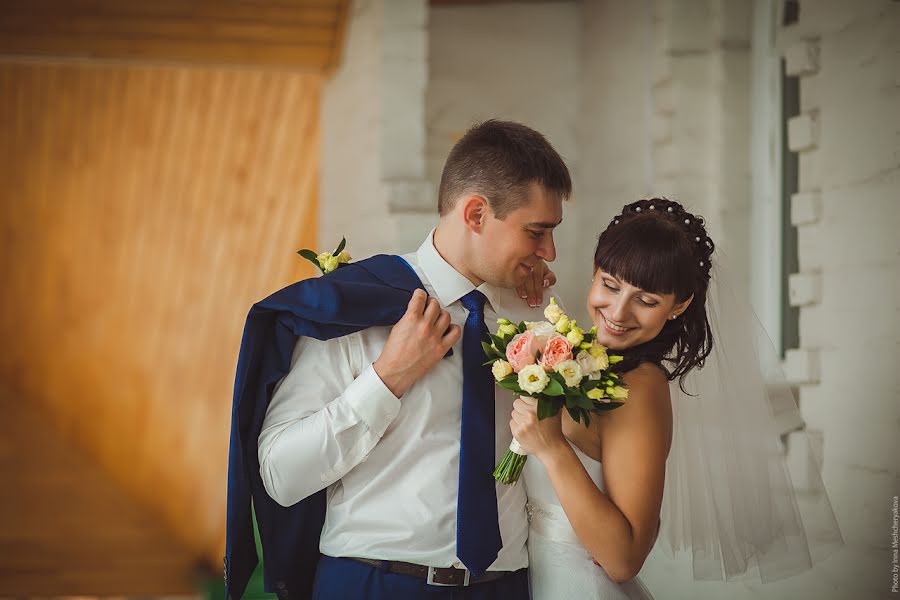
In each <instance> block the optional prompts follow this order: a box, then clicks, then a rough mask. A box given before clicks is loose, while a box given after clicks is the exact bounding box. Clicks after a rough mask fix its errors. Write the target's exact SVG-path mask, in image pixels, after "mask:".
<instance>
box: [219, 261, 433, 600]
mask: <svg viewBox="0 0 900 600" xmlns="http://www.w3.org/2000/svg"><path fill="white" fill-rule="evenodd" d="M416 288H422V289H424V286H423V285H422V282H421V281H420V280H419V278H418V276H417V275H416V273H415V271H413V269H412V267H410V266H409V264H408V263H407V262H406V261H405V260H403V259H402V258H400V257H399V256H389V255H384V254H380V255H377V256H373V257H372V258H369V259H366V260H362V261H359V262H355V263H351V264H348V265H343V266H342V267H341V268H340V269H338V270H336V271H333V272H332V273H329V274H328V275H324V276H322V277H319V278H314V279H306V280H304V281H300V282H297V283H295V284H293V285H290V286H288V287H286V288H284V289H282V290H279V291H277V292H275V293H274V294H272V295H271V296H269V297H268V298H266V299H264V300H261V301H260V302H257V303H256V304H254V305H253V307H252V308H251V309H250V313H249V314H248V315H247V322H246V324H245V326H244V335H243V339H242V341H241V350H240V355H239V357H238V365H237V375H236V376H235V381H234V398H233V403H232V412H231V444H230V448H229V453H228V513H227V518H228V522H227V530H226V542H225V597H226V598H232V599H235V600H237V599H239V598H241V596H243V594H244V591H245V590H246V587H247V582H248V580H249V579H250V576H251V575H252V574H253V570H254V569H255V568H256V565H257V561H258V557H257V555H256V544H255V540H254V536H253V523H252V516H251V510H254V511H255V512H256V520H257V525H258V527H259V535H260V541H261V543H262V550H263V557H264V560H263V571H264V576H265V589H266V591H268V592H275V593H276V594H277V595H278V597H279V598H309V597H310V595H311V592H312V583H313V578H314V577H315V572H316V565H317V563H318V560H319V537H320V535H321V532H322V525H323V523H324V519H325V490H321V491H319V492H317V493H316V494H314V495H312V496H310V497H308V498H306V499H304V500H301V501H300V502H298V503H297V504H295V505H293V506H290V507H287V508H285V507H283V506H281V505H279V504H278V503H277V502H275V501H274V500H273V499H272V498H271V497H269V495H268V494H267V493H266V490H265V488H264V487H263V483H262V479H261V478H260V475H259V458H258V453H257V441H258V438H259V434H260V431H261V430H262V423H263V418H264V417H265V415H266V409H267V408H268V406H269V401H270V400H271V398H272V392H273V390H274V388H275V385H276V384H277V383H278V381H280V380H281V378H282V377H284V376H285V375H287V373H288V371H289V370H290V368H291V357H292V355H293V351H294V346H295V345H296V342H297V337H298V336H311V337H314V338H316V339H319V340H327V339H331V338H336V337H341V336H344V335H349V334H351V333H353V332H356V331H360V330H362V329H366V328H368V327H372V326H376V325H393V324H394V323H396V322H397V321H399V320H400V318H401V317H402V316H403V314H404V312H405V311H406V307H407V305H408V304H409V300H410V298H411V297H412V293H413V291H414V290H415V289H416ZM251 499H252V508H251Z"/></svg>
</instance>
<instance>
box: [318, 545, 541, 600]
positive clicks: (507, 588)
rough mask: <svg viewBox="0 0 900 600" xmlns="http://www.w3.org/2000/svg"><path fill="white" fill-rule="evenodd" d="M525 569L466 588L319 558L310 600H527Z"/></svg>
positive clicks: (367, 566)
mask: <svg viewBox="0 0 900 600" xmlns="http://www.w3.org/2000/svg"><path fill="white" fill-rule="evenodd" d="M528 598H529V594H528V569H520V570H518V571H515V572H514V573H510V574H509V575H507V576H506V577H501V578H500V579H495V580H493V581H485V582H483V583H475V584H472V585H469V586H466V587H462V586H453V587H449V586H448V587H441V586H433V585H428V584H427V583H426V582H425V580H424V579H419V578H418V577H413V576H411V575H400V574H399V573H391V572H389V571H387V570H385V569H379V568H378V567H374V566H371V565H367V564H365V563H361V562H359V561H355V560H353V559H350V558H333V557H331V556H324V555H323V556H322V558H321V560H319V567H318V569H317V570H316V581H315V583H314V584H313V595H312V599H313V600H420V599H422V600H528Z"/></svg>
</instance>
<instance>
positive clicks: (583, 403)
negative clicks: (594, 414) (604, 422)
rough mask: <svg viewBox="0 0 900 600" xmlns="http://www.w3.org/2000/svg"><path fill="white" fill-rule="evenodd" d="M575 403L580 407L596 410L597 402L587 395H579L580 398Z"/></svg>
mask: <svg viewBox="0 0 900 600" xmlns="http://www.w3.org/2000/svg"><path fill="white" fill-rule="evenodd" d="M575 404H576V406H578V407H579V408H583V409H585V410H594V406H596V403H595V402H594V401H593V400H591V399H590V398H588V397H587V396H578V400H577V401H576V402H575Z"/></svg>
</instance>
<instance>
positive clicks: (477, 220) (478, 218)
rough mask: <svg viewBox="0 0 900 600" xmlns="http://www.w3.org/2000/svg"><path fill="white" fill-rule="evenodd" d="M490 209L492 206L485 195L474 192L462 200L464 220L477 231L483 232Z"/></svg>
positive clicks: (467, 225)
mask: <svg viewBox="0 0 900 600" xmlns="http://www.w3.org/2000/svg"><path fill="white" fill-rule="evenodd" d="M490 211H491V207H490V206H489V205H488V202H487V200H486V199H485V198H484V196H479V195H478V194H472V195H470V196H466V197H465V198H463V200H462V214H463V221H465V223H466V227H468V228H469V229H471V230H472V231H474V232H475V233H481V231H482V229H483V228H484V223H485V221H486V220H487V217H488V215H489V214H490Z"/></svg>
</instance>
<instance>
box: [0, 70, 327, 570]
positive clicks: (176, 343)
mask: <svg viewBox="0 0 900 600" xmlns="http://www.w3.org/2000/svg"><path fill="white" fill-rule="evenodd" d="M319 95H320V76H318V75H309V74H297V73H286V72H277V71H266V72H253V71H247V70H229V69H200V68H153V67H136V66H102V65H71V64H70V65H51V64H34V63H17V62H0V132H2V133H0V194H2V195H0V199H2V200H0V227H2V230H0V231H2V238H0V239H2V257H0V282H2V285H3V287H4V291H3V294H2V296H0V339H2V340H3V344H4V346H5V347H4V349H3V352H2V354H0V380H2V383H3V384H4V385H6V386H8V387H10V388H11V389H13V390H15V392H16V393H18V394H19V395H20V397H21V398H24V399H27V400H28V401H35V402H40V403H42V404H43V405H44V406H45V407H46V408H47V409H48V411H49V414H50V415H51V416H52V419H53V421H54V422H55V423H56V425H57V426H58V427H59V429H60V431H62V432H63V434H64V435H66V436H68V437H71V438H72V439H73V440H76V441H77V442H78V443H79V444H80V445H82V446H83V447H85V448H87V449H88V450H89V451H90V453H91V454H92V455H93V456H94V457H96V458H97V460H98V461H99V462H100V463H101V465H102V466H103V467H104V468H105V469H106V470H108V471H109V472H110V473H112V474H113V475H114V476H115V477H116V479H117V480H118V481H120V482H121V483H122V484H123V485H124V486H125V487H126V488H127V489H128V490H129V491H130V492H132V493H133V494H135V495H136V496H138V497H139V498H141V499H143V501H145V502H146V503H147V504H148V505H150V506H152V507H153V509H154V510H155V511H156V512H157V513H158V514H159V515H161V516H162V518H163V520H164V521H165V522H167V523H168V524H169V525H171V527H172V529H173V531H174V532H176V534H177V536H178V537H179V538H180V539H181V540H182V541H183V542H184V543H186V544H187V545H188V546H189V547H190V548H191V549H193V550H194V551H195V552H197V553H198V554H201V553H202V554H203V555H204V556H207V557H208V558H209V559H210V560H211V561H212V563H213V564H214V565H218V564H220V558H219V557H220V555H221V550H222V549H223V548H224V520H225V481H226V476H225V475H226V461H227V446H228V431H229V421H230V403H231V386H232V382H233V377H234V368H235V365H236V360H237V349H238V346H239V342H240V335H241V332H242V328H243V321H244V317H245V315H246V311H247V309H248V308H249V306H250V305H251V304H252V303H253V302H254V301H256V300H258V299H260V298H262V297H264V296H265V295H267V294H268V293H269V292H271V291H273V290H275V289H277V288H279V287H281V286H283V285H286V284H288V283H290V282H292V281H295V280H296V279H298V278H303V277H307V276H309V275H311V274H312V267H311V265H309V266H307V265H305V264H304V262H305V261H303V260H302V259H300V258H299V257H298V256H297V255H296V254H295V253H294V252H295V250H296V249H297V248H300V247H303V246H307V247H315V246H316V239H315V231H316V222H317V216H316V191H317V190H316V183H317V171H318V152H319V150H318V135H319V133H318V120H319V118H318V112H319Z"/></svg>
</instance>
